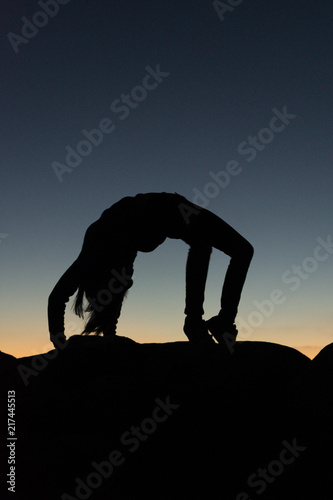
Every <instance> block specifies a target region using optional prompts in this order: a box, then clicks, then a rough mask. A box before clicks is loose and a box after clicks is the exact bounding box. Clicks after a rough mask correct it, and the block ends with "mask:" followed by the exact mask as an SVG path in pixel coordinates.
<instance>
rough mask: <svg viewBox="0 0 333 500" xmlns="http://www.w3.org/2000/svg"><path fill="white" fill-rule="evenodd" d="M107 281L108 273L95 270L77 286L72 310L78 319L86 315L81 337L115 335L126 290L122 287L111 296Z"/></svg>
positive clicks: (108, 278)
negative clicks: (93, 334) (102, 334)
mask: <svg viewBox="0 0 333 500" xmlns="http://www.w3.org/2000/svg"><path fill="white" fill-rule="evenodd" d="M109 280H110V272H108V271H107V270H106V271H105V270H104V272H103V271H101V270H99V271H97V270H95V272H94V273H93V272H91V273H89V275H88V276H86V277H85V280H84V283H82V284H80V285H79V288H78V291H77V294H76V297H75V299H74V304H73V309H74V312H75V314H77V316H79V317H80V318H84V316H85V313H87V315H88V317H87V321H86V325H85V328H84V330H83V332H82V334H81V335H84V334H86V335H87V334H89V333H95V335H100V334H101V333H104V334H105V333H107V334H115V333H116V325H117V320H118V318H119V316H120V311H121V306H122V303H123V299H124V297H125V295H126V294H127V288H125V287H124V289H123V290H120V291H119V292H118V293H113V294H112V293H111V292H110V290H109V288H108V282H109ZM85 301H86V304H84V302H85Z"/></svg>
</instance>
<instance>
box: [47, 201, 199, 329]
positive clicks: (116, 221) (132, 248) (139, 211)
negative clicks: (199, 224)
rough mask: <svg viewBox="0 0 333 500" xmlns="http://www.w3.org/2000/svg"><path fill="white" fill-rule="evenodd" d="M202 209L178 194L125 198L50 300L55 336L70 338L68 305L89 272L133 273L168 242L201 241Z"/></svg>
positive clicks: (92, 234)
mask: <svg viewBox="0 0 333 500" xmlns="http://www.w3.org/2000/svg"><path fill="white" fill-rule="evenodd" d="M200 211H201V210H200V207H197V206H196V205H193V204H192V203H191V202H189V201H188V200H186V198H184V197H182V196H181V195H179V194H177V193H175V194H172V193H147V194H138V195H136V196H134V197H130V196H128V197H125V198H123V199H121V200H120V201H118V202H117V203H115V204H114V205H112V206H111V207H110V208H108V209H107V210H105V211H104V212H103V213H102V215H101V217H100V218H99V219H98V220H97V221H96V222H94V223H93V224H91V226H89V228H88V229H87V231H86V234H85V238H84V242H83V246H82V250H81V253H80V255H79V256H78V258H77V259H76V260H75V262H74V263H73V264H72V265H71V266H70V267H69V268H68V269H67V271H66V272H65V273H64V274H63V276H62V277H61V278H60V280H59V281H58V282H57V284H56V285H55V287H54V289H53V290H52V292H51V294H50V296H49V300H48V321H49V330H50V333H51V335H56V334H58V333H63V332H64V315H65V308H66V303H67V302H68V301H69V299H70V297H71V296H72V295H73V294H74V293H75V291H76V290H77V289H78V287H79V285H80V283H81V280H82V276H84V275H85V273H86V272H87V269H90V270H92V271H93V272H94V271H95V270H96V269H99V266H100V269H101V270H102V271H103V269H104V270H105V269H109V270H110V269H119V271H121V269H123V268H125V269H126V270H128V273H129V275H130V274H131V273H132V272H133V263H134V260H135V257H136V255H137V252H138V251H141V252H150V251H153V250H154V249H155V248H156V247H157V246H159V245H160V244H161V243H163V242H164V240H165V239H166V238H176V239H182V240H184V241H185V242H187V243H188V244H190V245H191V244H192V243H193V242H194V240H195V232H193V231H191V228H192V227H193V224H191V222H192V218H195V217H194V216H195V215H198V214H199V213H200Z"/></svg>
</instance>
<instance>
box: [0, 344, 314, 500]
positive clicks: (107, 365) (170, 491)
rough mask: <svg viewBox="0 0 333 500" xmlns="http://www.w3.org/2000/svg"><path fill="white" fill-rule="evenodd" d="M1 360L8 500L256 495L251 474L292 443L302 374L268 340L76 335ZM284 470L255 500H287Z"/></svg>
mask: <svg viewBox="0 0 333 500" xmlns="http://www.w3.org/2000/svg"><path fill="white" fill-rule="evenodd" d="M14 359H15V358H14ZM0 361H1V358H0ZM11 363H12V365H11V366H12V372H11V373H9V375H8V374H7V378H6V384H7V385H8V380H10V383H11V384H13V385H12V387H14V386H15V390H16V393H17V426H18V428H19V429H20V447H19V452H18V469H19V470H20V477H19V478H18V494H17V495H20V494H22V498H34V499H35V500H38V499H39V498H41V499H43V500H44V499H45V498H47V499H48V500H53V499H57V500H59V499H63V500H66V499H67V500H68V499H69V498H72V499H73V498H89V497H90V495H92V498H93V499H103V500H104V499H106V498H113V499H130V500H132V499H136V498H145V499H146V500H149V499H154V500H155V499H156V498H158V499H162V500H163V499H171V498H172V499H173V500H177V499H183V498H191V497H195V498H198V497H203V498H208V499H209V498H215V497H216V496H217V497H221V498H228V499H229V498H230V499H237V500H239V499H241V498H246V495H247V496H248V499H250V498H252V497H254V498H255V497H256V495H257V493H256V489H259V486H258V478H256V475H257V474H258V472H257V471H258V470H260V468H265V467H266V468H267V467H268V466H269V465H270V464H271V463H272V461H273V462H274V461H275V463H276V461H278V460H279V457H280V455H281V452H283V450H284V449H285V447H286V446H287V447H288V446H289V447H292V446H293V443H294V440H295V439H296V440H297V439H298V440H299V437H298V434H297V418H296V416H297V415H298V403H297V402H296V400H297V398H298V397H299V396H298V392H299V391H298V389H296V388H297V387H298V384H300V383H301V382H300V381H302V380H305V378H306V377H308V372H309V369H310V367H311V366H312V363H311V361H310V360H309V358H307V357H306V356H304V355H303V354H301V353H300V352H298V351H296V350H295V349H292V348H289V347H285V346H281V345H278V344H271V343H268V342H242V343H236V345H235V346H234V350H233V352H230V351H228V350H227V349H222V348H221V346H219V345H217V344H216V345H207V346H193V345H192V344H190V343H189V342H172V343H166V344H139V343H136V342H134V341H132V340H130V339H127V338H124V337H123V338H122V337H116V339H115V341H110V340H108V339H104V338H103V337H82V336H74V337H72V338H71V339H70V340H69V342H68V343H67V344H66V346H65V348H64V349H61V350H59V351H50V352H49V353H45V354H41V355H39V356H32V357H27V358H20V359H18V360H17V361H16V363H15V365H14V363H13V360H12V361H11ZM291 415H292V417H293V418H291ZM295 426H296V427H295ZM307 442H308V441H307ZM286 443H287V444H286ZM296 443H297V444H298V443H299V444H301V441H296ZM296 449H297V447H296ZM286 453H289V455H288V456H289V458H290V456H291V455H290V453H291V452H290V451H289V452H288V450H287V451H286V452H285V454H286ZM281 456H282V455H281ZM283 456H284V455H283ZM286 456H287V455H286ZM298 463H301V458H299V459H298ZM275 467H277V465H276V464H275ZM282 467H283V473H282V472H281V471H280V472H281V474H277V475H276V476H274V475H272V473H271V475H270V476H269V477H270V479H273V481H271V482H266V483H265V491H264V492H262V494H261V497H260V498H262V499H264V498H269V499H270V500H273V499H275V498H277V499H278V498H279V499H281V498H284V499H287V500H288V498H295V496H294V497H288V491H289V490H290V491H293V488H294V487H295V488H296V483H295V478H296V477H297V479H298V469H297V461H296V460H295V464H293V463H292V464H290V465H283V464H282ZM299 470H301V469H299ZM272 471H273V472H274V471H275V473H276V472H277V469H274V470H273V469H272ZM295 471H296V472H295ZM278 472H279V471H278ZM280 476H281V477H280ZM251 478H252V482H254V483H255V478H256V479H257V486H254V485H252V484H251ZM261 481H263V480H262V479H261ZM89 491H90V493H89ZM65 493H66V495H65ZM266 494H267V495H268V496H267V497H266V496H265V495H266ZM276 495H280V496H276ZM238 497H239V498H238ZM17 498H20V496H17ZM302 498H303V497H302ZM304 498H305V497H304Z"/></svg>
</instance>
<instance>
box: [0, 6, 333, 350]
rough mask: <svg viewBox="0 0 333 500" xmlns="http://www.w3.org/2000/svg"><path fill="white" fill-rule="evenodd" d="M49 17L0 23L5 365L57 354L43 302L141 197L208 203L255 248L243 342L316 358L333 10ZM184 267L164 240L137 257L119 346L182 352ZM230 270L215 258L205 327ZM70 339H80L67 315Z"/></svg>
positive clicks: (323, 281)
mask: <svg viewBox="0 0 333 500" xmlns="http://www.w3.org/2000/svg"><path fill="white" fill-rule="evenodd" d="M42 4H43V2H42V3H38V2H35V1H28V2H23V1H18V2H16V3H15V5H12V4H11V3H9V2H5V4H4V5H3V6H2V7H1V9H2V16H1V18H2V20H1V34H2V44H1V60H2V62H3V68H4V71H3V78H2V82H1V84H0V85H1V95H2V97H3V99H2V104H1V113H2V117H3V120H2V124H1V139H2V148H1V150H2V155H1V163H2V183H1V201H0V203H1V225H0V242H1V243H0V256H1V260H0V262H1V276H2V279H1V283H2V301H1V305H0V308H1V311H0V317H1V320H0V321H1V330H0V336H1V346H2V347H1V349H2V350H3V351H5V352H9V353H12V354H14V355H23V354H26V355H29V354H32V352H42V351H43V350H44V351H45V350H46V349H47V348H51V344H49V343H48V328H47V319H46V305H47V298H48V295H49V293H50V292H51V290H52V288H53V286H54V285H55V283H56V281H57V280H58V279H59V277H60V276H61V274H62V273H63V272H64V271H65V270H66V268H67V267H68V266H69V265H70V264H71V263H72V262H73V260H74V259H75V258H76V256H77V254H78V253H79V251H80V248H81V244H82V239H83V236H84V232H85V230H86V228H87V227H88V226H89V224H91V223H92V222H93V221H94V220H96V219H97V218H98V217H99V216H100V214H101V212H102V211H103V210H104V209H105V208H107V207H109V206H110V205H111V204H113V203H115V202H116V201H118V200H119V199H120V198H122V197H124V196H127V195H135V194H136V193H138V192H150V191H167V192H169V191H170V192H178V193H180V194H182V195H184V196H185V197H187V198H188V199H190V200H192V201H193V200H194V201H196V202H199V201H200V200H201V201H202V203H203V204H205V206H206V207H207V208H208V209H209V210H212V211H213V212H215V213H216V214H217V215H219V216H220V217H222V218H223V219H224V220H226V221H227V222H228V223H229V224H231V225H232V226H233V227H235V229H236V230H237V231H239V232H240V233H241V234H243V235H244V236H245V237H246V238H247V239H248V240H249V241H250V242H251V243H252V244H253V246H254V248H255V255H254V258H253V261H252V264H251V267H250V271H249V274H248V279H247V282H246V285H245V288H244V292H243V296H242V301H241V304H240V308H239V324H240V325H245V326H243V327H242V328H240V333H241V332H243V337H244V338H246V339H248V340H263V341H270V342H280V343H283V344H286V345H290V346H295V347H297V348H300V349H302V350H303V352H306V353H308V354H309V355H313V353H314V352H315V351H316V352H317V351H318V350H319V349H320V348H322V347H323V346H324V345H326V344H328V343H330V342H332V333H331V325H332V309H331V296H332V292H331V283H332V266H333V255H332V254H331V253H330V251H329V250H330V246H329V242H330V236H333V235H332V231H331V228H332V224H331V186H332V180H333V175H332V171H331V165H332V124H331V116H332V88H331V81H332V64H331V61H332V47H333V44H332V35H331V23H330V19H331V18H332V13H333V7H332V5H331V3H330V2H328V1H321V2H314V1H310V2H306V3H304V2H301V1H298V0H296V1H294V2H292V3H290V2H288V3H286V2H282V1H274V2H267V1H261V0H258V1H257V2H255V4H254V5H253V4H252V3H250V2H248V1H246V0H244V1H243V2H241V3H240V4H239V5H238V6H237V7H234V8H233V10H226V11H225V12H224V13H223V12H222V11H223V8H222V7H220V16H219V15H218V12H217V10H216V9H217V7H216V8H214V4H213V2H210V1H209V2H207V1H203V0H199V1H197V2H195V4H194V3H193V2H189V1H183V2H181V3H180V2H175V1H168V2H166V1H161V2H152V1H146V0H144V1H142V2H134V1H132V0H129V1H124V2H120V3H117V4H114V3H113V2H102V1H101V0H97V1H94V2H91V1H89V0H88V1H86V2H84V3H79V2H77V1H75V0H70V1H69V2H67V3H63V4H61V5H60V4H59V5H58V4H54V2H51V3H50V4H43V5H44V7H45V8H44V9H43V8H42V6H41V5H42ZM226 4H228V2H226ZM46 5H48V9H49V12H51V11H52V12H53V14H54V15H53V17H51V15H47V14H46V13H45V12H46V11H47V7H46ZM57 5H58V7H59V9H58V10H57ZM220 5H221V4H220ZM52 9H53V10H52ZM56 11H57V12H56ZM43 12H44V14H43ZM41 13H42V14H41ZM22 18H23V19H22ZM29 23H32V25H31V24H29ZM34 23H35V25H36V24H37V25H38V26H40V27H39V28H36V27H35V28H34V27H33V26H34ZM29 27H30V28H29ZM37 29H38V31H36V30H37ZM10 33H11V35H10ZM24 35H29V36H30V38H27V36H25V37H24V40H25V42H23V41H22V38H18V37H23V36H24ZM147 68H148V69H147ZM154 72H155V75H156V73H157V75H158V74H160V75H161V74H162V76H155V79H154V76H152V75H153V74H154ZM149 74H150V75H151V76H150V78H149V77H148V75H149ZM155 83H156V85H155ZM112 105H113V107H112V108H111V106H112ZM120 106H125V108H122V112H120V111H119V107H120ZM117 110H118V111H117ZM281 115H282V116H283V118H282V119H281ZM278 116H280V118H279V119H278V118H277V119H276V120H274V121H272V119H273V118H274V117H278ZM288 117H289V118H288ZM122 118H123V119H122ZM287 122H288V123H287ZM97 128H100V129H102V130H103V135H102V136H101V133H99V134H98V133H96V132H95V135H89V134H90V133H91V131H92V130H94V129H97ZM111 129H112V131H111ZM82 131H86V133H83V132H82ZM85 134H86V135H85ZM87 134H88V136H89V137H90V138H91V137H93V138H94V140H95V144H91V142H92V141H93V139H92V141H90V143H89V141H88V144H87V142H85V143H83V142H82V141H87V140H88V138H87ZM101 137H102V140H101ZM89 144H90V145H89ZM249 148H252V149H249ZM69 151H70V152H73V151H75V152H76V156H75V158H76V160H75V158H74V157H73V153H71V154H72V156H71V158H67V160H69V161H70V159H71V160H72V162H74V163H75V161H76V162H77V166H75V167H74V166H72V165H73V163H72V164H70V163H68V164H67V163H66V155H67V154H68V152H69ZM79 152H80V155H79ZM77 155H79V156H77ZM84 155H85V156H84ZM55 162H57V165H59V164H60V163H61V164H62V165H63V166H64V167H65V169H66V171H65V169H64V171H63V172H62V174H60V173H59V170H58V175H57V174H56V171H55V169H54V165H55ZM232 166H233V167H232ZM231 172H232V174H233V175H231ZM228 176H229V177H228ZM217 179H220V180H221V179H222V180H223V181H222V180H221V184H220V185H219V184H217V183H216V180H217ZM214 183H215V184H214ZM318 238H321V239H322V241H325V242H326V247H327V248H328V249H327V248H326V250H325V248H324V247H322V248H323V249H322V250H320V251H319V250H318V249H317V247H318V245H319V243H318ZM316 249H317V250H316ZM186 255H187V247H186V245H185V244H184V243H183V242H181V241H174V240H169V241H167V242H166V243H165V244H164V245H163V246H161V247H159V248H158V249H157V250H156V251H155V252H153V253H150V254H140V255H139V256H138V258H137V260H136V266H135V275H134V286H133V288H132V289H131V290H130V293H129V295H128V298H127V300H126V303H125V305H124V309H123V314H122V317H121V320H120V322H119V331H118V333H119V335H126V336H129V337H132V338H134V339H135V340H137V341H140V342H146V341H148V342H167V341H174V340H184V339H185V337H184V335H183V333H182V325H183V319H184V316H183V309H184V274H185V263H186ZM318 259H322V260H318ZM227 265H228V258H227V257H226V256H225V255H223V254H221V253H219V252H213V255H212V259H211V266H210V272H209V277H208V282H207V292H206V306H205V312H206V317H209V316H210V315H213V314H216V312H217V311H218V307H219V298H220V290H221V287H222V282H223V278H224V273H225V271H226V268H227ZM295 266H296V267H295ZM297 266H299V267H297ZM305 275H307V277H304V276H305ZM292 278H293V279H294V281H292V282H290V280H291V279H292ZM288 279H289V282H288ZM296 279H298V280H299V286H298V287H297V288H296V289H295V290H292V289H291V287H292V285H293V283H294V285H295V284H296V281H295V280H296ZM276 290H279V291H280V295H279V293H278V292H276V293H275V292H274V291H276ZM272 294H273V295H272ZM272 297H273V298H275V299H276V300H277V297H280V300H279V303H276V304H274V303H272V300H271V299H272ZM263 301H270V302H271V303H272V304H273V305H271V306H270V305H269V303H268V302H263ZM258 303H259V304H264V305H266V309H262V310H261V311H260V310H259V309H260V306H259V309H258ZM256 304H257V305H256ZM262 307H265V306H262ZM264 310H265V311H266V315H265V313H264V312H263V311H264ZM66 323H67V330H68V334H70V331H72V332H73V333H80V331H81V330H82V328H83V324H82V322H80V321H79V320H78V319H77V318H76V317H75V316H73V315H72V313H71V312H70V308H68V314H67V315H66ZM251 323H252V326H251ZM246 325H248V326H247V327H246ZM80 329H81V330H80ZM246 332H247V333H246Z"/></svg>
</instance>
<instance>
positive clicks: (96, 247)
mask: <svg viewBox="0 0 333 500" xmlns="http://www.w3.org/2000/svg"><path fill="white" fill-rule="evenodd" d="M166 238H176V239H181V240H183V241H184V242H185V243H187V244H188V245H189V247H190V248H189V253H188V258H187V263H186V287H185V289H186V293H185V295H186V296H185V311H184V312H185V315H186V316H185V323H184V328H183V329H184V332H185V334H186V336H187V337H188V339H189V340H190V341H191V342H193V343H214V340H213V338H212V337H214V338H215V340H216V341H217V342H218V343H223V341H224V339H225V334H226V333H227V334H228V335H229V336H231V338H236V335H237V329H236V326H235V323H234V321H235V317H236V314H237V310H238V304H239V301H240V297H241V292H242V289H243V285H244V282H245V279H246V275H247V271H248V267H249V265H250V262H251V259H252V256H253V247H252V245H251V244H250V243H249V242H248V241H247V240H246V239H245V238H243V237H242V236H241V235H240V234H239V233H238V232H237V231H235V230H234V229H233V228H232V227H231V226H229V225H228V224H227V223H226V222H224V221H223V220H222V219H220V218H219V217H218V216H217V215H215V214H213V213H212V212H210V211H209V210H207V209H204V208H202V207H199V206H197V205H195V204H193V203H191V202H190V201H188V200H187V199H186V198H184V197H183V196H181V195H179V194H177V193H174V194H173V193H164V192H163V193H147V194H137V195H136V196H127V197H125V198H122V199H121V200H120V201H118V202H117V203H115V204H114V205H112V206H111V207H110V208H108V209H107V210H105V211H104V212H103V213H102V215H101V217H100V218H99V219H98V220H97V221H96V222H94V223H93V224H91V225H90V226H89V227H88V229H87V231H86V234H85V237H84V241H83V246H82V249H81V252H80V254H79V256H78V257H77V259H76V260H75V261H74V263H73V264H72V265H71V266H70V267H69V268H68V269H67V271H66V272H65V273H64V274H63V276H62V277H61V278H60V280H59V281H58V283H57V284H56V285H55V287H54V289H53V290H52V292H51V294H50V296H49V300H48V321H49V330H50V338H51V341H53V343H54V344H55V345H56V342H57V341H59V340H61V341H64V340H66V337H65V331H64V315H65V307H66V302H68V300H69V297H70V296H72V295H73V294H74V293H75V292H76V291H77V294H76V297H75V301H74V304H73V307H74V311H75V313H76V314H77V315H78V316H80V317H83V316H84V312H87V313H88V320H87V323H86V325H85V329H84V331H83V332H82V333H83V334H89V333H93V332H94V333H95V334H97V335H99V334H101V333H103V334H104V336H114V335H115V334H116V327H117V322H118V318H119V316H120V311H121V306H122V302H123V299H124V297H125V295H126V292H127V291H128V289H129V288H130V287H131V286H132V284H133V281H132V275H133V264H134V260H135V257H136V255H137V252H138V251H140V252H151V251H153V250H154V249H155V248H156V247H158V246H159V245H161V243H163V242H164V241H165V239H166ZM212 248H216V249H218V250H220V251H222V252H224V253H225V254H226V255H228V256H229V257H230V258H231V259H230V263H229V267H228V269H227V273H226V276H225V280H224V283H223V287H222V295H221V309H220V311H219V313H218V314H217V315H216V316H213V317H212V318H211V319H209V320H208V321H204V320H203V314H204V309H203V302H204V292H205V285H206V278H207V273H208V266H209V260H210V254H211V251H212ZM162 265H163V263H162ZM84 300H85V301H86V302H85V303H86V305H85V306H84ZM229 338H230V337H229Z"/></svg>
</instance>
